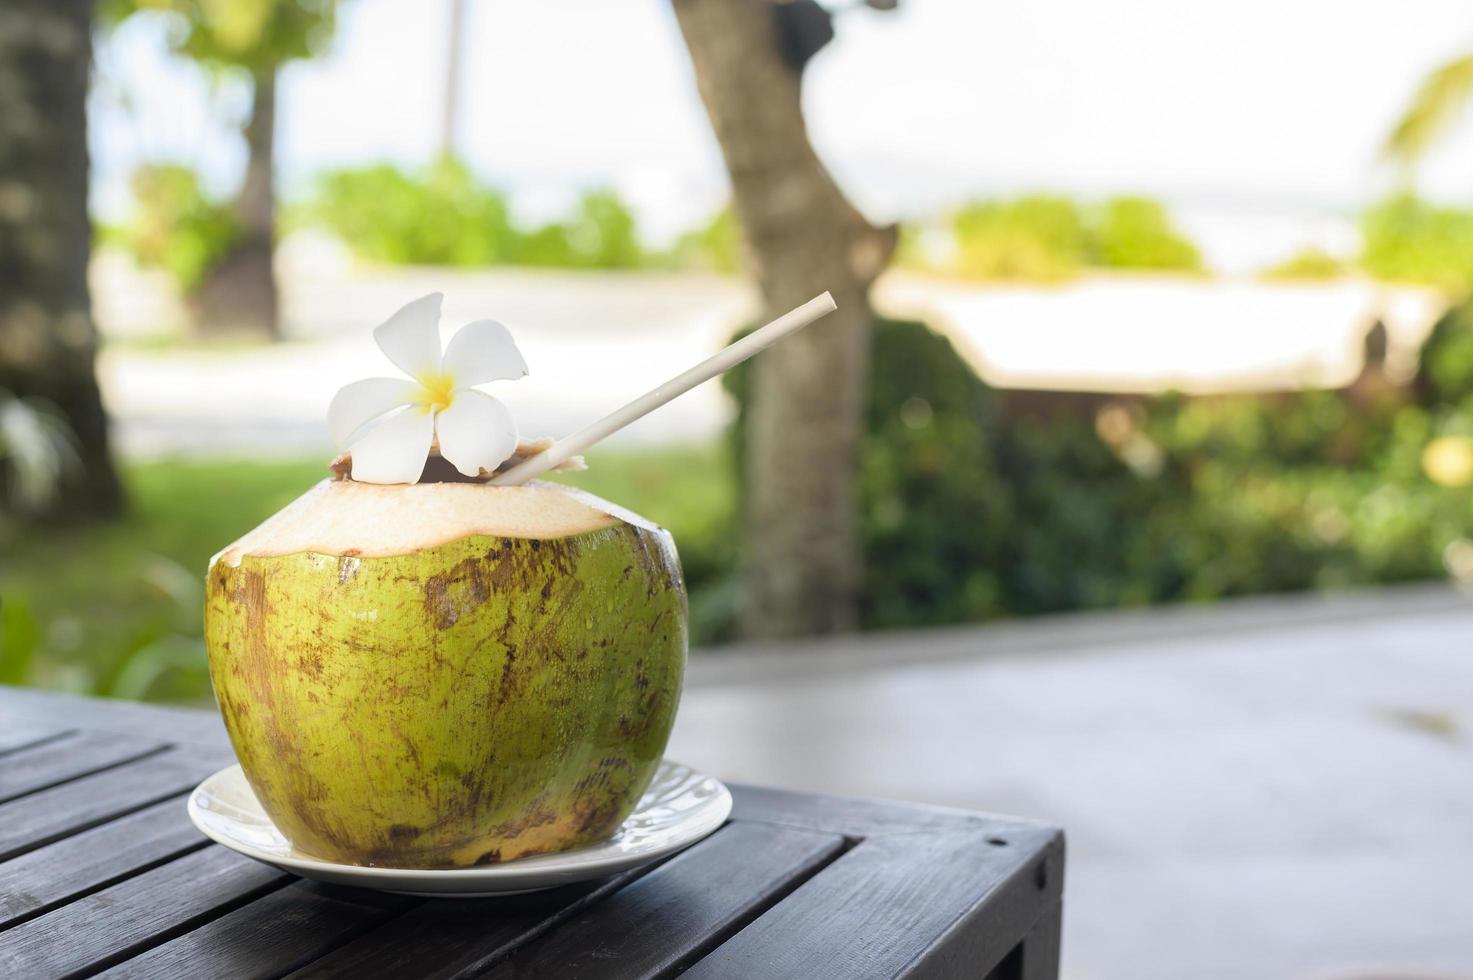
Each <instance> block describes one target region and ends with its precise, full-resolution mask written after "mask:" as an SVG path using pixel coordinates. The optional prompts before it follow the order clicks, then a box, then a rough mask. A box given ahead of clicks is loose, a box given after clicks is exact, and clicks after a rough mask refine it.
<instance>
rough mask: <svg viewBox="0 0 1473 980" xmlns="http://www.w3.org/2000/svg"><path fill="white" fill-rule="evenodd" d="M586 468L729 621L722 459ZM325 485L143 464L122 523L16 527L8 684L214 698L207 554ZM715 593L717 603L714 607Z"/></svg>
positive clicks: (5, 649) (703, 449) (649, 460)
mask: <svg viewBox="0 0 1473 980" xmlns="http://www.w3.org/2000/svg"><path fill="white" fill-rule="evenodd" d="M589 462H590V469H589V470H588V471H587V472H584V473H571V474H561V475H559V479H561V480H563V481H565V482H567V483H570V484H575V485H577V486H580V487H583V488H584V489H587V490H589V491H590V492H592V493H596V494H598V495H600V496H603V497H607V498H609V499H610V500H613V501H616V502H618V503H619V504H622V505H623V506H625V507H628V508H630V509H631V510H635V511H637V512H639V513H641V514H643V515H645V516H646V517H648V518H650V519H651V520H654V521H656V522H658V523H660V524H662V525H664V526H665V527H668V528H669V529H670V530H671V531H672V532H673V533H674V534H675V536H676V540H677V541H678V542H679V543H680V550H681V555H682V558H683V559H684V561H685V564H686V570H687V576H688V578H689V580H690V582H691V587H692V592H693V597H692V607H693V610H694V611H695V613H696V614H697V615H707V616H708V618H709V616H710V615H716V616H718V617H719V616H722V615H724V613H723V612H722V610H724V609H725V606H726V602H725V600H724V599H721V598H719V597H720V596H721V595H723V594H724V593H723V592H722V590H723V589H727V590H729V585H728V584H727V583H728V581H729V579H730V575H729V569H730V568H731V567H732V565H733V563H734V554H735V551H734V549H735V542H734V540H733V537H734V535H733V533H732V528H733V525H734V513H735V494H734V488H733V482H732V479H731V471H730V466H731V464H730V461H729V459H728V455H727V453H726V452H725V451H724V449H723V448H722V447H721V446H719V445H711V446H691V447H673V448H666V449H659V450H646V451H625V452H621V451H617V450H616V451H610V452H603V453H596V454H593V455H592V456H591V458H590V460H589ZM325 475H326V471H325V468H324V463H323V461H321V460H301V461H290V462H271V463H260V462H231V461H210V462H183V461H162V462H151V463H141V464H136V465H131V466H128V467H126V469H125V473H124V477H125V480H126V482H127V486H128V492H129V498H130V512H129V516H128V517H127V518H126V519H125V520H123V521H120V522H117V523H114V524H99V525H92V526H87V527H75V528H63V527H44V528H43V527H22V528H20V529H14V528H12V529H11V531H10V532H9V536H8V537H4V536H0V556H3V560H0V682H6V683H26V684H34V685H39V686H45V687H53V688H62V689H68V690H77V691H85V692H89V693H95V694H105V695H113V696H119V697H134V698H149V699H155V700H186V701H187V700H198V699H202V698H204V697H207V695H208V679H207V677H206V674H205V670H204V653H203V649H204V648H203V643H202V640H201V625H202V624H201V607H202V602H203V597H202V592H201V589H202V583H203V579H204V573H205V568H206V566H207V565H208V563H209V559H210V556H211V555H213V554H214V553H215V552H217V551H219V550H220V549H221V548H223V547H224V546H225V545H227V544H229V543H230V542H231V541H233V540H234V539H235V538H237V537H239V536H240V535H241V534H243V533H244V532H245V531H248V530H250V529H251V528H252V527H254V526H255V525H257V524H259V523H260V522H261V521H262V520H263V519H264V518H266V517H268V516H269V515H271V514H272V513H274V512H275V511H277V510H279V509H280V508H281V507H282V506H283V505H285V504H286V503H288V502H289V501H291V500H292V499H293V498H295V497H296V496H298V495H299V494H300V493H302V491H303V490H305V489H306V488H307V487H309V486H310V485H312V484H313V483H314V482H316V481H317V480H319V479H321V478H322V477H323V476H325ZM707 593H710V594H712V595H715V596H718V598H717V599H716V600H715V601H706V600H705V598H704V597H705V595H706V594H707ZM703 610H707V611H708V612H703ZM709 611H714V612H709ZM699 632H700V627H698V633H699ZM719 632H720V629H719V628H717V629H713V630H707V631H706V635H705V636H702V637H701V638H703V639H704V638H709V637H710V636H711V635H715V634H716V633H719Z"/></svg>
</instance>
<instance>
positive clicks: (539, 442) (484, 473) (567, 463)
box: [327, 436, 588, 483]
mask: <svg viewBox="0 0 1473 980" xmlns="http://www.w3.org/2000/svg"><path fill="white" fill-rule="evenodd" d="M553 441H554V440H553V438H552V436H543V437H542V438H541V439H524V440H522V441H521V442H519V443H517V448H516V449H514V450H513V451H512V454H511V455H510V456H508V457H507V458H506V459H505V460H503V461H502V463H501V465H500V466H498V467H496V469H495V470H487V469H485V468H484V467H482V469H481V471H480V472H479V473H477V474H476V475H475V476H466V475H465V474H464V473H462V472H460V471H459V470H457V469H456V468H455V467H454V466H452V465H450V462H449V461H448V460H447V459H445V457H443V456H441V455H440V443H439V441H438V440H436V441H435V442H434V443H432V444H431V445H430V455H429V457H428V458H427V459H426V460H425V468H424V472H422V473H420V475H419V482H420V483H485V482H486V481H487V480H490V479H491V478H492V477H493V476H495V475H496V474H497V473H502V472H504V471H506V470H509V469H511V468H512V467H513V466H516V465H518V464H520V463H522V462H523V461H524V460H527V459H530V458H531V457H533V456H536V455H537V454H538V453H540V452H543V451H544V450H546V449H547V448H548V447H549V446H551V445H552V444H553ZM327 468H328V469H329V470H331V471H332V474H333V477H334V478H335V479H338V480H351V479H352V478H353V454H352V453H351V452H345V453H339V454H338V456H337V458H336V459H334V460H333V461H332V462H331V463H329V464H328V467H327ZM586 469H588V464H587V463H585V462H583V457H582V456H570V457H568V458H567V459H565V460H563V461H562V462H561V463H559V464H557V465H556V466H554V467H553V468H552V470H551V472H554V473H556V472H576V471H578V470H586Z"/></svg>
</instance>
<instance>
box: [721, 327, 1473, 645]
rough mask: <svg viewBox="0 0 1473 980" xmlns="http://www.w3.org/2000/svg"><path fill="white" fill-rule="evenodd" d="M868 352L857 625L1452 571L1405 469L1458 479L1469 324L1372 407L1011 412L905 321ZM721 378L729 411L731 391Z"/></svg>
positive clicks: (1047, 400)
mask: <svg viewBox="0 0 1473 980" xmlns="http://www.w3.org/2000/svg"><path fill="white" fill-rule="evenodd" d="M873 343H874V346H875V356H874V358H873V363H874V364H875V365H876V370H875V372H874V374H873V375H872V377H871V378H870V383H869V388H868V392H867V397H866V405H865V432H864V436H863V438H862V441H861V444H860V454H859V463H860V467H859V504H860V530H861V541H862V550H863V558H864V564H865V579H864V592H863V595H862V603H863V622H864V625H865V626H867V627H889V626H919V625H929V624H936V623H948V622H962V621H976V620H983V619H990V618H995V617H999V616H1016V615H1029V614H1035V613H1043V612H1056V611H1064V610H1074V609H1091V608H1117V607H1126V606H1142V605H1148V604H1154V603H1163V602H1175V601H1183V600H1190V601H1205V600H1212V599H1218V598H1223V597H1228V596H1237V595H1249V594H1256V593H1263V592H1280V591H1288V590H1303V589H1326V588H1343V587H1346V586H1352V585H1373V584H1378V583H1386V582H1399V581H1409V580H1418V579H1429V578H1439V577H1443V576H1444V575H1446V574H1447V571H1448V568H1449V565H1450V564H1451V562H1450V560H1449V557H1448V556H1449V554H1452V553H1459V554H1464V553H1465V557H1464V558H1463V559H1462V563H1463V565H1464V566H1465V567H1463V568H1461V569H1459V570H1458V573H1459V574H1461V575H1469V574H1473V567H1468V566H1473V506H1470V503H1469V498H1468V493H1467V490H1466V488H1465V487H1464V486H1462V485H1459V483H1458V482H1457V480H1456V479H1454V480H1453V481H1452V482H1448V481H1446V480H1444V482H1443V483H1439V482H1438V481H1437V480H1436V479H1434V478H1433V476H1434V475H1435V474H1433V473H1432V468H1431V467H1430V466H1429V463H1428V462H1427V460H1426V458H1425V453H1426V452H1427V451H1428V447H1429V444H1432V443H1433V440H1434V439H1437V438H1438V437H1444V439H1443V441H1444V442H1446V443H1448V445H1447V446H1446V447H1445V450H1446V451H1447V452H1449V453H1452V454H1454V455H1455V456H1456V455H1457V454H1458V453H1462V454H1463V455H1464V456H1465V457H1466V458H1465V459H1461V460H1460V459H1454V460H1452V465H1451V466H1450V468H1449V470H1448V472H1449V473H1451V474H1452V475H1453V476H1454V477H1459V476H1460V474H1462V473H1467V474H1470V476H1469V477H1468V479H1470V480H1473V308H1462V309H1459V310H1456V311H1454V312H1452V313H1450V314H1449V315H1448V316H1447V317H1445V318H1444V319H1443V321H1442V322H1441V323H1439V324H1438V325H1437V327H1436V328H1435V329H1434V331H1433V333H1432V336H1431V338H1430V339H1429V341H1428V343H1427V346H1426V348H1425V350H1424V351H1423V355H1422V362H1421V367H1420V375H1421V378H1422V382H1421V384H1420V385H1419V386H1418V387H1416V388H1413V389H1396V390H1389V391H1387V392H1385V393H1383V394H1380V395H1372V394H1362V395H1352V394H1350V393H1347V392H1342V391H1313V390H1312V391H1301V392H1289V393H1282V394H1264V395H1252V394H1245V395H1236V396H1219V397H1204V398H1185V397H1182V396H1179V395H1165V396H1160V397H1154V398H1139V397H1137V398H1118V399H1110V398H1105V397H1102V396H1089V395H1067V394H1064V395H1042V394H1037V395H1035V396H1032V397H1031V398H1030V399H1029V400H1028V405H1027V407H1026V408H1025V407H1024V406H1022V405H1021V404H1018V403H1016V402H1014V401H1010V399H1016V398H1017V396H1015V395H1007V396H1004V395H1002V394H1000V393H998V392H995V391H993V390H991V389H990V388H989V387H988V386H987V385H986V384H985V383H984V382H982V381H981V380H980V379H979V378H978V377H977V376H976V375H975V374H974V373H973V372H972V370H971V368H970V366H968V365H967V364H966V363H965V362H964V361H963V359H962V358H961V357H960V356H959V355H958V354H957V353H956V352H955V351H954V350H953V349H952V347H951V345H950V343H949V342H948V341H946V340H945V339H944V338H942V337H940V336H939V335H937V334H935V333H932V332H931V331H929V330H927V329H926V328H925V327H924V326H922V325H920V324H916V323H903V322H894V321H887V320H879V321H877V322H876V324H875V331H874V337H873ZM727 377H728V379H729V380H728V387H729V388H730V389H731V390H732V391H733V393H734V394H736V395H737V397H738V399H739V404H740V403H741V402H743V401H744V400H745V395H746V378H745V373H744V372H743V371H741V370H740V369H739V370H738V371H735V372H732V373H731V374H729V375H728V376H727ZM744 418H745V411H744V410H739V412H738V421H737V426H736V430H737V434H736V438H737V439H738V445H739V444H740V439H741V428H742V426H743V424H744V422H743V420H744ZM1449 436H1451V437H1453V438H1451V439H1447V438H1445V437H1449ZM1460 467H1462V469H1460ZM1459 549H1462V551H1461V552H1460V551H1459Z"/></svg>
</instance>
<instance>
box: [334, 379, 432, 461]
mask: <svg viewBox="0 0 1473 980" xmlns="http://www.w3.org/2000/svg"><path fill="white" fill-rule="evenodd" d="M418 391H419V385H417V384H415V383H414V382H413V381H405V380H404V379H403V378H367V379H365V380H363V381H355V382H353V383H352V384H350V385H343V386H342V387H341V388H339V389H338V393H337V394H336V395H333V396H332V404H330V405H328V406H327V428H328V431H329V432H331V433H332V441H333V442H334V443H335V444H336V445H337V447H338V448H339V449H342V448H343V447H345V446H347V445H348V443H350V442H352V441H353V437H354V436H355V435H357V433H358V430H359V429H361V428H363V427H364V426H365V425H367V424H368V423H370V422H372V421H373V420H374V419H376V418H378V417H379V416H380V415H387V414H388V413H389V412H392V411H393V410H394V409H396V408H398V407H400V406H401V405H408V404H410V403H411V402H413V401H414V399H415V395H416V394H417V393H418Z"/></svg>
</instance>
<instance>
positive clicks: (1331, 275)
mask: <svg viewBox="0 0 1473 980" xmlns="http://www.w3.org/2000/svg"><path fill="white" fill-rule="evenodd" d="M1349 271H1350V269H1349V266H1348V265H1347V264H1346V263H1345V262H1344V261H1342V260H1340V259H1337V258H1336V257H1335V256H1333V255H1331V254H1330V253H1329V252H1326V251H1325V250H1324V249H1322V248H1315V247H1309V248H1303V249H1300V250H1299V251H1297V252H1295V253H1294V254H1293V255H1290V256H1289V257H1288V258H1287V259H1285V260H1284V261H1282V262H1280V263H1278V264H1277V265H1272V266H1269V267H1268V268H1267V269H1265V270H1263V274H1262V278H1263V279H1266V280H1269V281H1279V282H1323V281H1325V280H1328V279H1338V278H1340V277H1341V276H1343V275H1345V274H1346V273H1347V272H1349Z"/></svg>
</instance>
